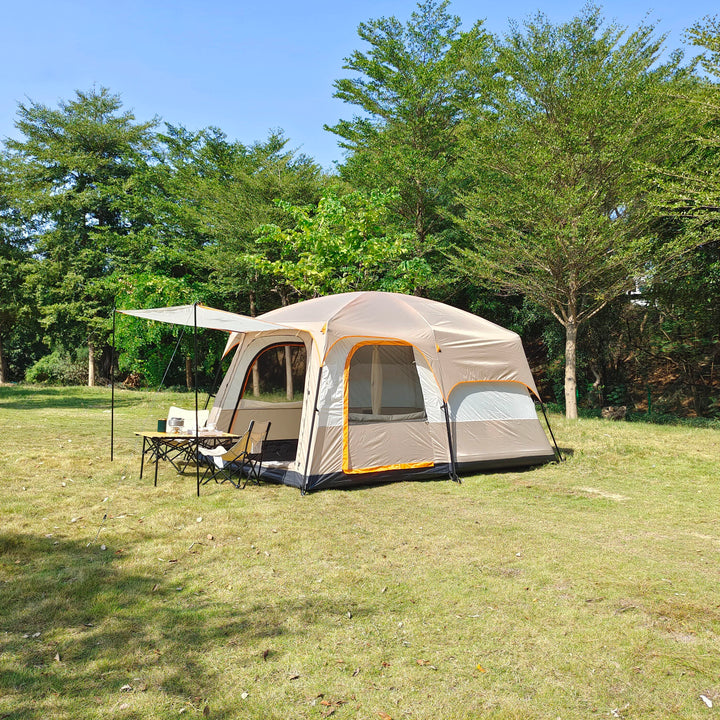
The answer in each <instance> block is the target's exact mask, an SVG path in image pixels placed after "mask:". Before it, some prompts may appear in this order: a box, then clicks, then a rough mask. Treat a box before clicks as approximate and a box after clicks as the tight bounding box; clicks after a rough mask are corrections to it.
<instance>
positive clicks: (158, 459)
mask: <svg viewBox="0 0 720 720" xmlns="http://www.w3.org/2000/svg"><path fill="white" fill-rule="evenodd" d="M159 461H160V443H158V444H157V445H156V446H155V487H157V470H158V462H159Z"/></svg>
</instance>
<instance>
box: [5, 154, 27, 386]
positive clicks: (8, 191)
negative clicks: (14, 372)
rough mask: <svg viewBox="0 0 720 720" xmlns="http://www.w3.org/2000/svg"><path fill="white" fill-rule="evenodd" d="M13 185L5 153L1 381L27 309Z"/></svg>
mask: <svg viewBox="0 0 720 720" xmlns="http://www.w3.org/2000/svg"><path fill="white" fill-rule="evenodd" d="M13 195H14V189H13V183H12V180H11V176H10V173H9V172H8V168H7V165H6V163H5V157H4V156H2V157H0V383H5V382H8V381H9V380H10V367H9V362H8V352H7V347H8V342H9V340H10V338H11V337H12V335H13V331H14V330H15V329H16V326H17V322H18V319H19V318H20V316H21V315H23V314H25V315H28V314H31V313H29V312H28V303H29V299H28V298H27V294H26V292H24V290H25V287H24V279H25V275H26V273H27V268H28V263H29V260H30V258H29V256H28V252H27V247H26V242H25V239H24V238H23V235H22V233H21V231H20V227H21V225H20V223H19V222H18V219H17V217H16V213H15V211H14V205H15V200H14V197H13Z"/></svg>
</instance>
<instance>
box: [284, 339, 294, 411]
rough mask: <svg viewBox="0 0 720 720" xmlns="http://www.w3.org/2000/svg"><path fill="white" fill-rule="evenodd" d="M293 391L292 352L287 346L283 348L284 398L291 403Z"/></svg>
mask: <svg viewBox="0 0 720 720" xmlns="http://www.w3.org/2000/svg"><path fill="white" fill-rule="evenodd" d="M294 394H295V391H294V389H293V376H292V351H291V348H290V346H289V345H286V346H285V397H286V398H287V399H288V402H291V401H292V399H293V395H294Z"/></svg>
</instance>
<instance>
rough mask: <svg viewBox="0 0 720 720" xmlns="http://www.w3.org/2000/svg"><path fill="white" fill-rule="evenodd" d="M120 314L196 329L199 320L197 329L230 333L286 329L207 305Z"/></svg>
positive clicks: (149, 309)
mask: <svg viewBox="0 0 720 720" xmlns="http://www.w3.org/2000/svg"><path fill="white" fill-rule="evenodd" d="M118 312H121V313H124V314H125V315H132V316H134V317H139V318H144V319H145V320H157V321H158V322H164V323H170V324H172V325H189V326H190V327H195V325H196V320H197V327H202V328H211V329H212V330H224V331H225V332H229V333H233V332H237V333H246V332H262V331H263V330H277V329H278V328H282V327H284V326H283V325H278V324H277V323H269V322H265V321H264V320H257V319H256V318H252V317H248V316H247V315H239V314H237V313H231V312H226V311H225V310H217V309H215V308H211V307H207V306H206V305H197V306H196V305H174V306H172V307H162V308H148V309H147V310H118Z"/></svg>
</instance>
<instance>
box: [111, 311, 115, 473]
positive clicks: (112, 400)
mask: <svg viewBox="0 0 720 720" xmlns="http://www.w3.org/2000/svg"><path fill="white" fill-rule="evenodd" d="M116 313H117V311H116V309H115V307H114V306H113V311H112V317H113V321H112V355H111V356H110V462H112V461H113V456H114V451H115V316H116Z"/></svg>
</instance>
